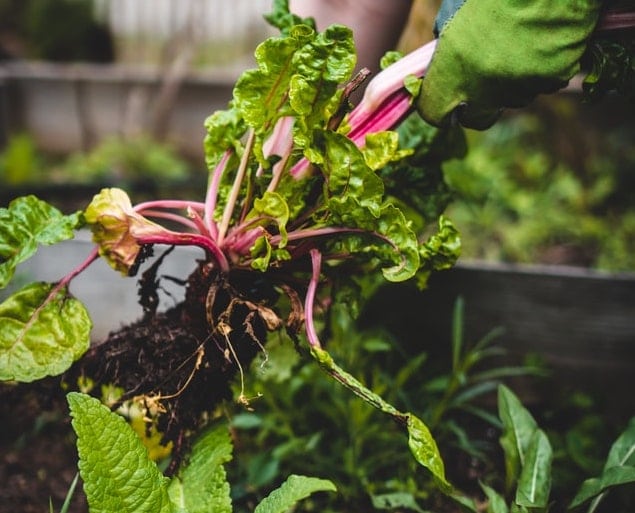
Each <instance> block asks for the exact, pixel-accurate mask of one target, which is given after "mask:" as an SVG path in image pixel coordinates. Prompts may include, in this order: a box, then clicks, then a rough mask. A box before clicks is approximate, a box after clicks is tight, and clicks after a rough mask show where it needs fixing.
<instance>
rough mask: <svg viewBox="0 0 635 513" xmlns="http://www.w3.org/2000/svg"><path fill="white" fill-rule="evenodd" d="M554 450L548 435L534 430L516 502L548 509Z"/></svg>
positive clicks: (517, 490) (534, 507)
mask: <svg viewBox="0 0 635 513" xmlns="http://www.w3.org/2000/svg"><path fill="white" fill-rule="evenodd" d="M552 459H553V452H552V449H551V445H550V444H549V440H548V439H547V435H545V433H544V432H543V431H542V430H541V429H537V430H536V431H534V433H533V435H532V437H531V439H530V441H529V445H528V447H527V452H526V453H525V461H524V463H523V467H522V470H521V472H520V478H519V480H518V488H517V489H516V503H517V504H519V505H521V506H525V507H527V508H531V509H532V511H533V510H535V509H539V510H542V511H547V505H548V504H549V493H550V492H551V462H552Z"/></svg>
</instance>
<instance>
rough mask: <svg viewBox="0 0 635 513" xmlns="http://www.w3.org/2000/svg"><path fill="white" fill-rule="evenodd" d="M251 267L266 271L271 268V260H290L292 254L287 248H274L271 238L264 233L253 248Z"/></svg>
mask: <svg viewBox="0 0 635 513" xmlns="http://www.w3.org/2000/svg"><path fill="white" fill-rule="evenodd" d="M251 257H252V258H253V260H252V262H251V267H253V268H254V269H256V270H257V271H262V272H265V271H266V270H267V269H268V268H269V264H270V263H271V260H272V259H273V260H276V261H283V260H289V259H290V258H291V255H290V254H289V252H288V251H287V250H286V249H278V248H276V249H274V248H272V247H271V243H270V242H269V239H268V238H267V237H266V236H265V235H263V236H262V237H258V238H257V239H256V242H255V243H254V245H253V247H252V248H251Z"/></svg>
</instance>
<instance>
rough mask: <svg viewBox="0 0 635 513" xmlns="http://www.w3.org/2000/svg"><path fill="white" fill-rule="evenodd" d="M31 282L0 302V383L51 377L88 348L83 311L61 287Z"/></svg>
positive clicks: (88, 322)
mask: <svg viewBox="0 0 635 513" xmlns="http://www.w3.org/2000/svg"><path fill="white" fill-rule="evenodd" d="M53 289H54V285H52V284H49V283H32V284H30V285H27V286H25V287H23V288H22V289H20V290H19V291H18V292H16V293H14V294H13V295H11V296H10V297H9V298H7V299H6V300H5V301H4V302H3V303H2V304H0V381H7V380H16V381H22V382H31V381H35V380H37V379H41V378H43V377H45V376H57V375H59V374H61V373H62V372H64V371H66V370H67V369H68V368H69V367H70V366H71V364H72V363H73V362H74V361H76V360H77V359H78V358H79V357H80V356H81V355H83V354H84V353H85V352H86V350H87V349H88V346H89V344H90V330H91V327H92V323H91V320H90V317H89V316H88V312H87V311H86V309H85V308H84V305H82V304H81V302H79V301H78V300H77V299H74V298H72V297H71V296H70V295H69V293H68V290H67V289H66V288H62V289H61V290H59V291H58V292H57V293H55V294H54V295H53V296H52V297H49V296H50V295H51V293H53Z"/></svg>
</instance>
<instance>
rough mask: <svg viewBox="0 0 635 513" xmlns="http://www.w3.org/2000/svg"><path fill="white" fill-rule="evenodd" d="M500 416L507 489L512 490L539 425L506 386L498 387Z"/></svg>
mask: <svg viewBox="0 0 635 513" xmlns="http://www.w3.org/2000/svg"><path fill="white" fill-rule="evenodd" d="M498 415H499V417H500V419H501V421H502V423H503V433H502V435H501V438H500V444H501V447H502V448H503V452H504V453H505V471H506V479H507V487H508V489H511V488H512V486H513V483H515V482H516V481H517V479H518V477H519V475H520V470H521V468H522V466H523V465H524V464H525V458H526V454H527V449H528V447H529V444H530V443H531V439H532V437H533V435H534V433H535V431H536V430H537V429H538V425H537V424H536V421H535V420H534V418H533V417H532V416H531V413H529V412H528V411H527V410H526V409H525V408H524V407H523V405H522V404H521V402H520V400H519V399H518V397H516V395H515V394H514V393H513V392H512V391H511V390H510V389H509V388H507V387H506V386H505V385H500V386H499V387H498Z"/></svg>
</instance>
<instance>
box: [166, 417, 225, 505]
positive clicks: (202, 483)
mask: <svg viewBox="0 0 635 513" xmlns="http://www.w3.org/2000/svg"><path fill="white" fill-rule="evenodd" d="M231 459H232V442H231V439H230V438H229V431H228V429H227V426H226V425H225V424H218V425H216V426H213V427H211V428H210V429H208V430H207V431H205V433H203V434H202V435H201V436H199V437H198V439H197V440H196V442H194V445H193V446H192V450H191V455H190V457H189V459H188V460H187V463H186V464H185V466H184V467H182V468H181V470H180V472H179V474H178V476H176V477H174V478H173V479H172V481H171V482H170V485H169V487H168V494H169V496H170V500H171V501H172V503H173V504H175V505H176V506H177V507H178V508H179V510H180V511H184V512H187V513H208V512H212V511H213V512H214V513H231V511H232V503H231V497H230V488H229V483H228V482H227V475H226V473H225V468H224V467H223V464H225V463H227V462H228V461H231Z"/></svg>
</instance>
